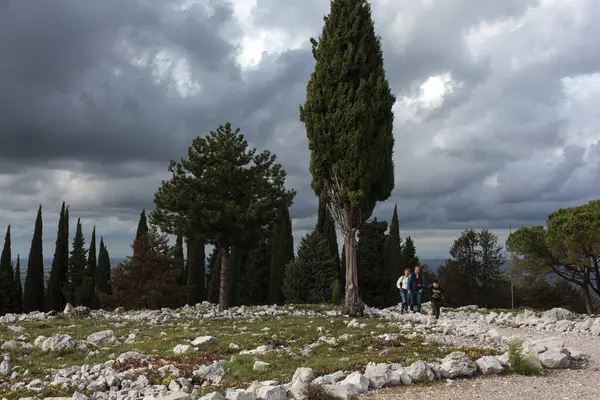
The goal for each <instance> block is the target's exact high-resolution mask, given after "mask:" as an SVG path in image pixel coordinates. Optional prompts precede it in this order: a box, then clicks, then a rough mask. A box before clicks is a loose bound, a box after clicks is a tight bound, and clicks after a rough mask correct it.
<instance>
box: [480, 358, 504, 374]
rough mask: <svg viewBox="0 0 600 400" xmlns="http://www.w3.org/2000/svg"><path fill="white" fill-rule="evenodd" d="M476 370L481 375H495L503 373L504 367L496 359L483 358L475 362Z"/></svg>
mask: <svg viewBox="0 0 600 400" xmlns="http://www.w3.org/2000/svg"><path fill="white" fill-rule="evenodd" d="M475 364H477V370H478V371H479V372H481V373H482V374H483V375H496V374H501V373H502V372H504V367H503V366H502V363H501V362H500V360H498V357H494V356H484V357H481V358H480V359H478V360H477V361H475Z"/></svg>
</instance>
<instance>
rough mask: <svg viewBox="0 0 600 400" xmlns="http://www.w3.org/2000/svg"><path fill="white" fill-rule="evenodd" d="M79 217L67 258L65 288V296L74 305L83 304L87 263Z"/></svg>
mask: <svg viewBox="0 0 600 400" xmlns="http://www.w3.org/2000/svg"><path fill="white" fill-rule="evenodd" d="M84 246H85V238H84V237H83V229H82V227H81V219H79V218H78V219H77V228H76V230H75V237H74V238H73V250H71V257H70V258H69V275H68V281H67V286H66V288H65V298H66V299H67V301H68V302H69V303H71V304H72V305H74V306H79V305H83V303H84V298H85V289H86V288H85V287H84V282H85V274H86V265H87V249H86V248H85V247H84Z"/></svg>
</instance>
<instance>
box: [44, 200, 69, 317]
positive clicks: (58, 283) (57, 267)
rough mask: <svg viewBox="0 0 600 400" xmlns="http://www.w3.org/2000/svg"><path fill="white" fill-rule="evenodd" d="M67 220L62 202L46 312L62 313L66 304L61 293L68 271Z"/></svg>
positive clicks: (47, 293)
mask: <svg viewBox="0 0 600 400" xmlns="http://www.w3.org/2000/svg"><path fill="white" fill-rule="evenodd" d="M68 218H69V217H68V210H67V207H66V204H65V202H64V201H63V203H62V208H61V210H60V217H59V219H58V229H57V233H56V245H55V249H54V259H53V260H52V269H51V270H50V279H49V280H48V290H47V292H46V308H47V309H48V310H55V311H62V310H63V309H64V307H65V304H66V301H65V296H64V294H63V291H64V289H65V286H66V283H67V271H68V270H69V221H68Z"/></svg>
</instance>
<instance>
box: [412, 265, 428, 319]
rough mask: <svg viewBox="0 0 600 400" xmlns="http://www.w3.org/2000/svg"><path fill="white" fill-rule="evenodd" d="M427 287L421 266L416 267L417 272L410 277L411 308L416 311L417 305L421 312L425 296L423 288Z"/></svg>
mask: <svg viewBox="0 0 600 400" xmlns="http://www.w3.org/2000/svg"><path fill="white" fill-rule="evenodd" d="M424 288H425V279H424V278H423V274H421V267H415V273H414V274H412V275H410V276H409V277H408V297H409V299H410V310H411V311H412V312H415V306H416V308H417V311H416V312H418V313H420V312H421V299H422V298H423V289H424Z"/></svg>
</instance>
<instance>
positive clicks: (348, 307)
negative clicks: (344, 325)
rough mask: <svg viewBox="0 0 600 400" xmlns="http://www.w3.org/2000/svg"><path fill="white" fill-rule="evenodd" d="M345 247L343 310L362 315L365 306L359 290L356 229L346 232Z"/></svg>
mask: <svg viewBox="0 0 600 400" xmlns="http://www.w3.org/2000/svg"><path fill="white" fill-rule="evenodd" d="M344 248H345V251H346V296H345V299H344V311H343V312H344V314H347V315H350V316H355V317H362V316H363V311H364V308H363V303H362V301H361V300H360V295H359V292H358V269H357V263H356V229H349V230H347V231H346V232H344Z"/></svg>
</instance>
